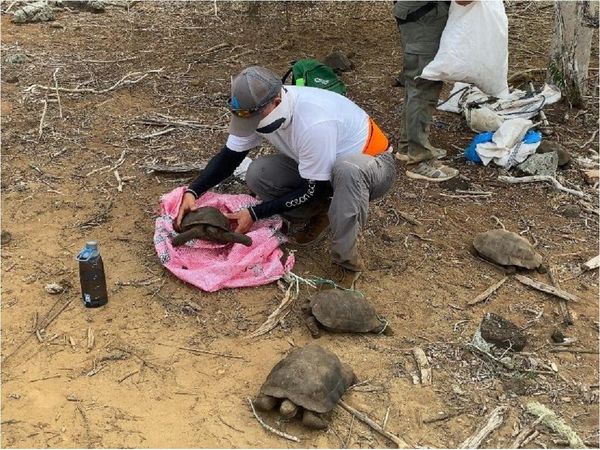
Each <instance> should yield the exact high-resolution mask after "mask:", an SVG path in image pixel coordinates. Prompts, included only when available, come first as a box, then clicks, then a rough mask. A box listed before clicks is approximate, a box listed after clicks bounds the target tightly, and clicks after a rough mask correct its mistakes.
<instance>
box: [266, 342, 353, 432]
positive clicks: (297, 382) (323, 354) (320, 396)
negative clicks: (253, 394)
mask: <svg viewBox="0 0 600 450" xmlns="http://www.w3.org/2000/svg"><path fill="white" fill-rule="evenodd" d="M355 382H356V376H355V375H354V372H353V371H352V368H351V367H350V366H349V365H348V364H344V363H342V362H341V361H340V360H339V359H338V357H337V356H336V355H335V354H333V353H331V352H330V351H328V350H325V349H323V348H322V347H320V346H318V345H316V344H309V345H307V346H305V347H302V348H296V349H294V350H292V351H291V352H290V353H289V354H288V355H287V356H286V357H285V358H284V359H282V360H281V361H279V362H278V363H277V364H276V365H275V367H273V369H272V370H271V373H269V375H268V377H267V379H266V381H265V382H264V384H263V385H262V387H261V388H260V392H259V394H258V396H257V398H256V400H255V402H254V404H255V405H256V407H257V408H259V409H261V410H263V411H269V410H271V409H273V408H275V407H276V406H277V405H278V404H279V412H280V414H281V415H282V416H284V417H286V418H291V417H294V416H295V415H296V414H297V413H298V411H299V410H300V409H302V423H303V425H304V426H306V427H309V428H315V429H325V428H327V426H328V423H327V421H326V420H325V419H323V418H322V417H321V416H320V414H323V413H326V412H329V411H331V410H332V409H333V408H334V406H335V405H336V404H337V402H338V401H339V399H340V398H341V397H342V395H343V394H344V392H346V390H347V389H348V388H349V387H350V386H352V385H353V384H354V383H355ZM280 402H281V403H280Z"/></svg>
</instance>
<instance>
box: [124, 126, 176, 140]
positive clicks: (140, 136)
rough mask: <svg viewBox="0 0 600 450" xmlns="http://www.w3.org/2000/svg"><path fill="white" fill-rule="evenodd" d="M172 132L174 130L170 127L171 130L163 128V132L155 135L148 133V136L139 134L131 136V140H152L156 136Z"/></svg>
mask: <svg viewBox="0 0 600 450" xmlns="http://www.w3.org/2000/svg"><path fill="white" fill-rule="evenodd" d="M173 131H175V128H173V127H171V128H165V129H164V130H161V131H157V132H155V133H150V134H140V135H137V136H133V138H132V139H152V138H153V137H157V136H162V135H165V134H169V133H172V132H173Z"/></svg>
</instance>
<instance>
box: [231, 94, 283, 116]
mask: <svg viewBox="0 0 600 450" xmlns="http://www.w3.org/2000/svg"><path fill="white" fill-rule="evenodd" d="M232 100H233V98H232V97H229V100H227V104H228V105H229V110H230V111H231V113H232V114H233V115H234V116H237V117H241V118H242V119H246V118H248V117H251V116H253V115H255V114H256V113H257V112H259V111H260V110H261V109H263V108H264V107H265V106H267V105H268V104H269V103H271V102H272V101H273V99H272V98H271V99H269V100H267V101H266V102H263V103H261V104H260V105H258V106H257V107H255V108H250V109H241V108H236V107H235V106H234V105H233V103H232Z"/></svg>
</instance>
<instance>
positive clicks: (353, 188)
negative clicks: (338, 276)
mask: <svg viewBox="0 0 600 450" xmlns="http://www.w3.org/2000/svg"><path fill="white" fill-rule="evenodd" d="M395 179H396V167H395V164H394V158H393V157H392V154H391V153H389V152H385V153H382V154H380V155H378V156H376V157H373V156H369V155H365V154H362V153H353V154H350V155H343V156H339V157H338V158H337V159H336V161H335V164H334V166H333V172H332V180H331V184H332V187H333V196H332V198H331V204H330V205H329V212H328V215H329V222H330V228H331V232H332V236H333V237H332V242H331V257H332V260H333V262H334V263H336V264H339V265H340V266H342V267H344V268H346V269H349V270H355V271H356V270H359V269H360V261H359V256H358V235H359V233H360V230H361V228H362V227H364V226H365V225H366V223H367V217H368V210H369V201H370V200H375V199H377V198H380V197H382V196H383V195H384V194H385V193H386V192H387V191H388V190H389V189H390V188H391V187H392V185H393V184H394V181H395ZM246 183H247V184H248V187H249V188H250V189H251V190H252V191H253V192H254V193H255V194H256V195H258V197H260V199H261V200H263V201H269V200H273V199H275V198H278V197H281V196H282V195H284V194H286V193H288V192H290V191H292V190H295V189H297V188H298V187H299V186H300V184H301V183H302V179H301V178H300V174H299V173H298V163H296V162H295V161H294V160H293V159H291V158H289V157H287V156H285V155H282V154H276V155H269V156H262V157H260V158H257V159H256V160H255V161H254V162H252V164H250V167H249V168H248V172H247V173H246ZM321 211H323V204H322V203H319V202H310V203H309V204H308V205H303V206H301V207H298V208H295V209H293V210H291V211H288V212H286V216H289V217H293V218H300V217H302V218H303V219H304V220H307V219H309V218H310V217H312V216H314V215H316V214H318V213H319V212H321Z"/></svg>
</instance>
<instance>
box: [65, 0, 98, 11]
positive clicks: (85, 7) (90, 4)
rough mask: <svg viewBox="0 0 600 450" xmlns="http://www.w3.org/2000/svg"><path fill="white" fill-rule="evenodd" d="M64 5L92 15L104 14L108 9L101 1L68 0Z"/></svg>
mask: <svg viewBox="0 0 600 450" xmlns="http://www.w3.org/2000/svg"><path fill="white" fill-rule="evenodd" d="M62 3H63V6H67V7H69V8H74V9H80V10H82V11H89V12H92V13H102V12H104V10H105V9H106V8H105V6H104V2H102V1H101V0H66V1H63V2H62Z"/></svg>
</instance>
